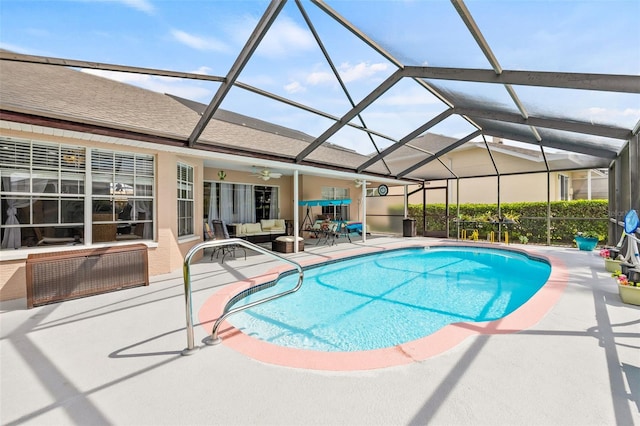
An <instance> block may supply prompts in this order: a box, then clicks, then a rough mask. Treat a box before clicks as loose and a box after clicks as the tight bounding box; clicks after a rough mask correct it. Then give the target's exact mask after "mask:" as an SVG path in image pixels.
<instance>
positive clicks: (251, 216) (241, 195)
mask: <svg viewBox="0 0 640 426" xmlns="http://www.w3.org/2000/svg"><path fill="white" fill-rule="evenodd" d="M235 210H236V212H237V214H238V222H240V223H255V221H256V204H255V194H254V193H253V186H251V185H236V205H235Z"/></svg>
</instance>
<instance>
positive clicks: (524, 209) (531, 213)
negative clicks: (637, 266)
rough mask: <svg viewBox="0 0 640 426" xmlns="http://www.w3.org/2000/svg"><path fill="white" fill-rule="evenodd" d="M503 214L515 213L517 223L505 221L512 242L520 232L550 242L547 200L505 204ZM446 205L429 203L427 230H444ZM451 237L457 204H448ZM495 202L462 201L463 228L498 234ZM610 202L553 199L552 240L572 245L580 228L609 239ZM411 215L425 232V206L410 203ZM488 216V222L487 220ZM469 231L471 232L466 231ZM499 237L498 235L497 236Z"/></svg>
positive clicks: (483, 234) (483, 235)
mask: <svg viewBox="0 0 640 426" xmlns="http://www.w3.org/2000/svg"><path fill="white" fill-rule="evenodd" d="M501 211H502V216H503V217H509V216H516V217H518V219H517V222H516V223H513V224H506V225H505V224H504V222H503V228H502V230H503V231H504V230H505V229H506V230H507V231H508V232H509V240H510V241H518V238H519V237H520V236H521V235H524V236H526V237H527V239H528V241H529V242H531V243H542V244H546V242H547V219H546V217H547V203H546V202H525V203H502V204H501ZM444 213H445V205H444V204H429V205H428V206H427V211H426V215H427V216H426V218H427V228H426V229H427V230H444V229H445V223H446V222H445V220H446V219H445V214H444ZM449 213H450V217H449V227H450V232H449V237H451V238H455V237H456V236H457V234H456V232H457V220H456V213H457V209H456V206H455V205H454V206H449ZM497 213H498V207H497V205H496V204H460V219H461V221H463V222H461V229H463V228H464V229H467V230H471V229H478V233H479V238H481V239H486V238H487V234H488V233H489V232H491V231H492V230H493V231H494V232H496V233H497V231H498V225H497V224H496V223H493V224H492V223H491V221H490V220H491V219H493V220H494V221H495V219H497V217H498V214H497ZM608 213H609V203H608V201H607V200H590V201H588V200H575V201H554V202H552V203H551V243H552V244H563V245H564V244H572V242H573V238H574V236H575V234H576V233H577V232H580V231H595V232H596V233H598V234H599V235H600V237H601V240H602V241H606V239H607V233H608V224H609V215H608ZM409 216H410V217H412V218H414V219H415V220H416V229H417V230H418V234H420V233H421V232H422V217H423V215H422V205H421V204H410V205H409ZM486 219H489V221H485V220H486ZM467 232H468V231H467ZM496 238H497V237H496Z"/></svg>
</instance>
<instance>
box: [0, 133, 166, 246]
mask: <svg viewBox="0 0 640 426" xmlns="http://www.w3.org/2000/svg"><path fill="white" fill-rule="evenodd" d="M89 159H91V160H89ZM89 163H90V166H89V165H88V164H89ZM154 181H155V167H154V157H153V156H150V155H141V154H133V153H126V152H114V151H106V150H97V149H85V148H81V147H77V146H69V145H63V144H55V143H47V142H37V141H29V140H21V139H13V138H5V139H1V140H0V183H1V185H2V186H1V188H0V210H1V213H0V214H1V216H0V217H1V219H2V221H1V222H0V231H1V234H2V235H1V238H2V248H3V249H16V248H21V247H35V246H50V245H52V244H56V245H58V244H69V245H75V244H84V243H90V242H108V241H119V240H128V239H152V238H153V207H154V199H155V198H154V197H155V195H154ZM85 206H86V207H85ZM86 208H90V209H91V213H89V216H91V220H92V222H90V223H85V217H86V216H87V214H86V213H85V209H86ZM88 226H91V228H90V230H91V234H92V241H89V240H88V239H87V238H88V228H87V227H88ZM85 236H87V238H85Z"/></svg>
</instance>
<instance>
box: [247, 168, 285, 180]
mask: <svg viewBox="0 0 640 426" xmlns="http://www.w3.org/2000/svg"><path fill="white" fill-rule="evenodd" d="M251 176H254V177H257V178H259V179H262V180H263V181H265V182H266V181H268V180H269V179H271V178H274V179H278V178H280V177H281V176H282V173H276V172H272V171H271V170H269V169H262V170H260V171H259V172H255V173H253V174H252V175H251Z"/></svg>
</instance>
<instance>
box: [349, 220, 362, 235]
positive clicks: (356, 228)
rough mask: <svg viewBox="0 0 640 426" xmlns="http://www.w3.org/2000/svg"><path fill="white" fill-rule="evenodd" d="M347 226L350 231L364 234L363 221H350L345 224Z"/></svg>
mask: <svg viewBox="0 0 640 426" xmlns="http://www.w3.org/2000/svg"><path fill="white" fill-rule="evenodd" d="M345 228H347V232H349V233H351V232H357V233H358V234H360V235H362V222H354V223H348V224H347V225H345Z"/></svg>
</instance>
